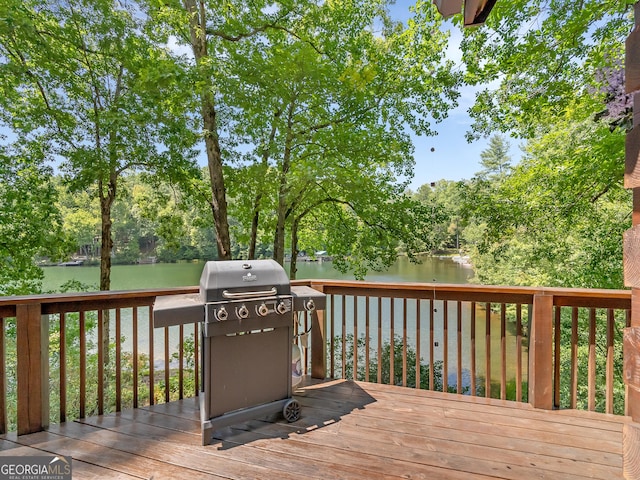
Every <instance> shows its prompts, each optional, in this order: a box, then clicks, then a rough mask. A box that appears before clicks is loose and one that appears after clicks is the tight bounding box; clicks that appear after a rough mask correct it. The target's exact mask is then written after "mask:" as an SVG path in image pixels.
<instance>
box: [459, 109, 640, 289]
mask: <svg viewBox="0 0 640 480" xmlns="http://www.w3.org/2000/svg"><path fill="white" fill-rule="evenodd" d="M588 113H589V112H588V111H587V112H586V113H585V111H584V109H581V108H570V109H568V111H567V114H566V115H564V116H563V117H562V118H558V119H556V121H554V122H553V127H554V128H553V129H551V130H550V132H549V133H547V134H546V135H543V136H541V137H540V138H538V139H535V140H530V141H529V142H528V144H527V146H526V148H525V157H524V158H523V160H522V161H521V163H520V164H519V165H518V166H516V167H515V168H514V169H513V171H512V172H511V173H510V174H509V175H508V176H506V177H504V178H503V179H501V180H500V181H497V180H496V181H493V182H490V183H489V184H488V186H487V182H486V181H484V182H483V181H481V180H479V179H475V180H473V181H471V182H468V185H467V188H468V189H469V190H468V191H469V193H468V195H467V198H469V199H473V200H470V201H468V202H467V204H466V211H467V213H468V215H470V216H471V217H472V219H471V220H470V221H472V222H474V223H476V224H480V223H484V225H485V228H484V230H483V237H482V241H481V242H480V243H479V245H478V249H477V251H476V252H475V254H474V267H475V269H476V274H477V277H478V279H479V280H480V281H481V282H482V283H499V284H512V285H547V286H564V287H585V288H622V285H623V280H622V248H621V244H620V240H619V239H620V238H621V237H622V233H623V232H624V231H625V230H626V229H627V228H629V226H630V223H631V219H630V215H629V212H630V211H631V206H630V203H631V198H630V193H629V192H627V191H625V190H624V189H623V188H622V176H623V173H624V161H623V159H624V132H623V131H621V130H619V129H616V130H614V131H613V132H612V131H611V129H610V125H609V121H608V120H607V119H604V118H603V119H600V120H598V121H597V122H594V120H593V118H592V117H591V116H589V115H588Z"/></svg>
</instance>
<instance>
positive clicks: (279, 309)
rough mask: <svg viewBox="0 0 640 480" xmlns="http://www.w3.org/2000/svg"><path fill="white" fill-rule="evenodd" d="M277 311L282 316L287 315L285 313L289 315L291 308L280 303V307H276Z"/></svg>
mask: <svg viewBox="0 0 640 480" xmlns="http://www.w3.org/2000/svg"><path fill="white" fill-rule="evenodd" d="M276 311H277V312H278V313H279V314H280V315H283V314H285V313H287V312H288V311H289V307H288V306H287V304H286V303H284V302H280V303H278V306H277V307H276Z"/></svg>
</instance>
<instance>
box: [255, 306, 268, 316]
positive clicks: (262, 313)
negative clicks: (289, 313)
mask: <svg viewBox="0 0 640 480" xmlns="http://www.w3.org/2000/svg"><path fill="white" fill-rule="evenodd" d="M268 314H269V307H267V304H266V303H263V304H262V305H260V306H259V307H258V315H260V316H262V317H266V316H267V315H268Z"/></svg>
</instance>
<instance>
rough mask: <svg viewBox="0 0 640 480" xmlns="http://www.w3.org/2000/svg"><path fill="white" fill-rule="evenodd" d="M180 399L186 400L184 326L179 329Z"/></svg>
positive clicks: (181, 325)
mask: <svg viewBox="0 0 640 480" xmlns="http://www.w3.org/2000/svg"><path fill="white" fill-rule="evenodd" d="M178 337H179V338H180V340H179V341H178V362H179V365H178V399H179V400H182V399H183V398H184V324H182V323H181V324H180V326H179V327H178Z"/></svg>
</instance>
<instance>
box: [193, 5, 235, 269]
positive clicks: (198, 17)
mask: <svg viewBox="0 0 640 480" xmlns="http://www.w3.org/2000/svg"><path fill="white" fill-rule="evenodd" d="M184 8H185V10H187V12H189V14H190V17H189V31H190V33H191V47H192V49H193V55H194V57H195V59H196V64H197V65H200V64H201V63H202V61H203V60H204V59H206V58H207V57H208V56H209V54H208V52H207V34H206V21H205V12H204V6H203V4H202V3H200V8H198V6H197V5H196V2H195V0H184ZM210 81H211V79H209V82H210ZM200 99H201V103H202V105H201V107H202V108H201V114H202V127H203V131H204V143H205V148H206V152H207V164H208V167H209V178H210V181H211V202H210V205H211V211H212V213H213V223H214V225H215V229H216V242H217V247H218V258H219V259H220V260H229V259H231V236H230V235H229V221H228V218H227V217H228V214H227V196H226V189H225V184H224V173H223V171H222V153H221V151H220V142H219V135H218V124H217V121H216V107H215V101H214V98H213V93H212V92H211V91H210V90H209V89H208V88H206V87H204V88H203V91H202V92H201V94H200Z"/></svg>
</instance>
